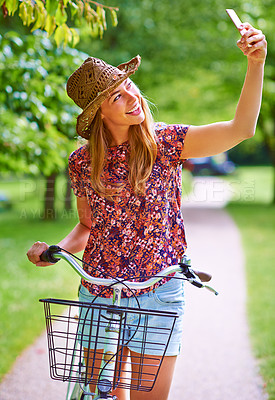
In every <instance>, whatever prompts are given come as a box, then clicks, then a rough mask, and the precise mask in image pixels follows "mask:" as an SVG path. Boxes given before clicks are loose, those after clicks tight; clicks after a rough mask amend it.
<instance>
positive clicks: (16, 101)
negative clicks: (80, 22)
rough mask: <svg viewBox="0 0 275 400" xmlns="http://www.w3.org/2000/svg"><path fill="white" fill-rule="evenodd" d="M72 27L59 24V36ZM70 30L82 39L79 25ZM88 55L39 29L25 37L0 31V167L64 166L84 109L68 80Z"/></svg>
mask: <svg viewBox="0 0 275 400" xmlns="http://www.w3.org/2000/svg"><path fill="white" fill-rule="evenodd" d="M49 17H50V16H49ZM50 18H51V17H50ZM68 29H69V28H68V27H66V25H64V24H62V25H60V26H59V27H57V29H56V31H55V35H56V32H57V35H60V36H59V37H57V38H56V40H57V41H60V42H61V41H62V40H65V39H66V34H68V33H66V32H67V30H68ZM70 34H71V35H72V36H74V35H76V36H75V37H72V40H76V39H77V34H76V32H75V31H74V30H70ZM58 43H59V42H58ZM86 57H87V54H84V53H80V52H78V51H77V50H75V49H71V48H69V47H67V48H65V49H62V48H56V46H54V45H53V43H52V41H51V40H50V39H48V38H47V34H46V32H44V33H42V32H41V31H39V30H38V31H36V32H35V33H34V34H33V35H27V36H23V37H22V36H19V34H17V33H15V32H8V33H6V34H5V35H4V36H1V35H0V114H1V135H0V170H1V171H9V172H16V173H18V172H21V173H22V172H23V173H28V174H41V173H43V174H44V175H50V174H51V173H53V172H56V171H62V170H63V169H65V167H66V164H67V154H68V153H69V152H70V151H72V147H73V146H74V141H73V140H72V139H73V138H74V137H75V135H76V133H75V117H76V115H77V113H78V112H79V109H78V107H76V106H75V105H74V104H73V102H72V101H71V100H70V99H69V98H68V96H67V94H66V91H65V83H66V79H67V77H68V76H69V75H70V74H71V73H72V71H73V70H74V69H76V68H77V67H78V66H79V65H80V64H81V63H82V62H83V60H84V59H85V58H86Z"/></svg>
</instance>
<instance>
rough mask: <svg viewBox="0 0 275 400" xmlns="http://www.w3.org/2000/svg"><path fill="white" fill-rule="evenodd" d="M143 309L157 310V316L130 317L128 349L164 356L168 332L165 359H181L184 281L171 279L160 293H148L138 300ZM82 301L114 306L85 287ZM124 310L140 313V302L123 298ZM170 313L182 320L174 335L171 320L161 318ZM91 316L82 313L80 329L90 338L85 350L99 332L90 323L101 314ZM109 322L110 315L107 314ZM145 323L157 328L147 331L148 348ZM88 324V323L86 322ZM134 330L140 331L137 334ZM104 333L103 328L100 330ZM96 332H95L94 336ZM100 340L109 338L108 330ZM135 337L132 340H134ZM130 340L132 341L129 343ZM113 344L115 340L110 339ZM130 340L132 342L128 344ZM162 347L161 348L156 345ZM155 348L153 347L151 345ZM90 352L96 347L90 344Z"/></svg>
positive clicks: (176, 324) (177, 275) (154, 291)
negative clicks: (163, 344)
mask: <svg viewBox="0 0 275 400" xmlns="http://www.w3.org/2000/svg"><path fill="white" fill-rule="evenodd" d="M179 276H181V275H180V274H176V275H175V277H177V278H178V277H179ZM137 298H138V301H139V304H140V309H141V310H153V311H154V315H150V313H148V315H147V314H146V315H142V317H141V316H140V315H138V314H137V315H135V313H134V312H133V313H130V317H129V318H130V320H131V322H130V324H129V329H128V332H126V333H125V334H124V336H123V340H124V343H126V347H128V348H129V349H130V350H132V351H134V352H136V353H142V352H144V354H152V355H160V348H161V346H162V342H163V343H164V340H166V336H167V335H166V332H165V330H166V328H167V332H168V331H169V329H170V331H169V332H170V333H169V344H168V347H167V349H166V352H165V355H166V356H177V355H179V353H180V349H181V339H182V331H183V314H184V285H183V280H180V279H173V278H172V279H170V280H169V281H168V282H167V283H165V284H163V285H161V286H159V287H158V288H157V289H154V290H152V291H150V292H148V293H145V294H142V295H139V296H137ZM79 301H80V302H84V303H93V302H94V304H103V305H111V304H112V299H111V298H103V297H97V298H96V299H95V296H93V295H91V294H90V292H89V291H88V290H87V289H86V288H85V287H83V286H82V285H81V287H80V291H79ZM120 305H121V307H127V308H130V310H133V309H137V302H136V299H135V297H129V298H122V299H121V303H120ZM163 311H164V312H167V314H169V313H171V312H172V313H177V315H178V317H177V318H176V319H174V322H173V330H172V333H171V326H169V324H170V323H172V322H171V321H172V319H171V318H167V317H165V316H163V315H162V314H161V312H163ZM89 312H90V313H91V312H93V317H91V315H90V316H89V315H88V311H87V308H86V311H85V310H82V311H81V312H80V319H79V320H80V327H79V329H78V331H79V332H82V334H83V332H84V335H83V336H84V337H85V338H86V339H85V340H84V342H83V343H82V345H83V347H88V343H87V338H88V337H89V336H91V335H95V332H94V330H96V329H99V328H97V327H95V326H94V327H93V326H92V327H91V326H90V325H94V323H92V324H91V323H89V320H91V318H92V319H94V318H95V319H97V318H98V316H96V317H95V316H94V314H95V313H96V312H97V310H93V311H89ZM105 316H106V318H108V317H107V314H106V313H105ZM104 318H105V317H104V316H103V319H104ZM144 319H148V326H149V327H153V328H149V329H148V330H147V331H146V343H147V347H146V348H144V347H142V346H143V344H142V343H143V342H144V329H142V326H143V322H144ZM85 321H87V322H85ZM133 327H137V329H136V330H135V332H134V334H133ZM100 329H101V328H100ZM92 330H93V332H92ZM98 334H99V337H101V338H102V337H104V336H105V329H104V332H103V329H102V331H101V332H99V333H98ZM131 335H132V336H131ZM129 338H132V339H131V340H129ZM109 340H112V339H109ZM127 340H128V341H127ZM154 343H155V344H159V348H158V345H154ZM150 344H151V345H150ZM89 346H90V348H91V347H92V346H91V345H90V344H89ZM97 346H99V348H100V347H101V348H103V347H104V346H103V345H102V346H100V345H98V344H97Z"/></svg>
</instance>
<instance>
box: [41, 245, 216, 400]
mask: <svg viewBox="0 0 275 400" xmlns="http://www.w3.org/2000/svg"><path fill="white" fill-rule="evenodd" d="M60 259H64V260H66V261H67V262H68V264H69V265H70V266H71V267H72V268H73V269H74V270H75V271H76V272H77V273H78V274H79V275H80V276H81V277H82V278H83V279H85V280H87V281H89V282H91V283H93V284H97V285H103V286H109V287H112V288H113V302H112V305H104V304H98V303H96V302H93V303H86V302H80V301H71V300H60V299H51V298H48V299H40V301H41V302H43V303H44V311H45V319H46V328H47V339H48V351H49V364H50V376H51V378H52V379H56V380H62V381H67V382H68V389H67V395H66V400H84V399H85V400H88V399H93V400H103V399H113V400H115V399H117V397H116V396H112V395H111V394H110V392H111V391H112V390H114V389H115V388H124V389H131V390H142V391H150V390H152V388H153V386H154V384H155V381H156V378H157V376H158V373H159V370H160V367H161V364H162V361H163V358H164V356H165V353H166V349H167V346H168V344H169V340H170V337H171V334H172V331H173V327H174V324H175V321H176V318H177V317H178V315H177V313H175V312H167V311H154V310H147V309H141V308H140V305H139V302H138V299H137V298H136V299H137V304H138V308H131V307H122V306H121V305H120V299H121V292H122V288H123V287H127V288H128V290H131V291H133V290H136V289H146V288H148V287H150V286H153V285H154V284H155V283H157V282H158V281H159V280H160V279H162V278H163V277H166V276H168V275H170V274H173V273H175V272H180V273H181V274H182V275H183V276H182V278H180V279H183V280H186V281H188V282H189V283H191V284H192V285H194V286H196V287H198V288H206V289H208V290H210V291H211V292H213V293H214V294H215V295H217V294H218V293H217V292H216V291H215V290H214V289H213V288H212V287H210V286H208V285H206V284H204V283H203V281H204V282H205V281H209V280H210V279H211V276H210V275H208V274H207V273H202V272H196V273H195V271H194V270H193V269H192V268H191V267H190V265H189V264H188V263H187V261H186V259H183V260H182V261H181V262H180V263H179V264H178V265H174V266H170V267H167V268H165V269H164V270H162V271H161V272H160V273H158V274H156V275H155V276H153V277H150V278H149V279H148V280H146V281H145V282H136V281H135V282H132V281H124V280H121V279H117V278H114V279H109V278H99V277H92V276H90V275H88V274H87V273H86V272H85V271H84V270H83V269H82V267H81V266H80V265H79V264H78V262H77V261H76V259H77V257H76V256H74V255H72V254H70V253H69V252H67V251H65V250H64V249H61V248H59V247H58V246H50V247H49V248H48V250H46V251H45V252H44V253H43V254H42V255H41V260H43V261H47V262H51V263H56V262H57V261H59V260H60ZM78 260H79V259H78ZM80 261H81V260H80ZM95 300H96V298H95ZM64 306H66V309H67V311H66V313H64V311H63V309H64ZM76 314H77V315H76ZM149 315H150V316H152V315H153V316H161V317H162V318H163V321H164V323H163V328H161V330H160V329H159V328H158V329H157V333H158V335H159V334H161V341H160V340H159V342H155V341H154V335H155V334H156V327H155V326H154V324H153V323H150V322H149V320H148V317H149ZM129 331H131V332H132V333H131V334H130V336H129V335H128V337H127V332H129ZM137 331H139V333H142V339H137V338H136V332H137ZM129 343H131V346H132V347H133V346H134V347H135V346H139V347H138V348H139V349H140V348H141V351H140V350H139V351H138V353H139V356H138V359H136V360H135V359H134V360H130V361H129V360H128V363H126V364H125V360H124V359H123V349H124V348H126V347H127V345H129ZM102 349H103V351H102ZM152 350H153V351H152ZM84 353H85V354H84ZM154 353H157V354H158V356H154V355H152V354H154ZM137 365H138V368H137ZM148 365H150V366H151V365H154V373H153V374H152V373H150V374H148V372H146V366H148ZM130 370H132V373H131V371H130ZM122 377H123V378H122ZM91 387H94V388H95V389H94V391H92V392H91Z"/></svg>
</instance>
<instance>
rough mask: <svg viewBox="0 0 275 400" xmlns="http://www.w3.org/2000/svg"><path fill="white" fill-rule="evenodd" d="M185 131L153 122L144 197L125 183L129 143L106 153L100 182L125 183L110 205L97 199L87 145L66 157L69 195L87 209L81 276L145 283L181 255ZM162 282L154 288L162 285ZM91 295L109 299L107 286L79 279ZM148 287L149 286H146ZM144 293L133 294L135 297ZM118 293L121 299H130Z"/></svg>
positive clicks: (144, 291)
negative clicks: (153, 146) (153, 151)
mask: <svg viewBox="0 0 275 400" xmlns="http://www.w3.org/2000/svg"><path fill="white" fill-rule="evenodd" d="M187 131H188V127H187V126H185V125H166V124H164V123H156V124H155V134H156V140H157V144H158V153H157V158H156V161H155V163H154V165H153V169H152V173H151V175H150V177H149V179H148V180H147V182H146V194H145V196H141V195H136V194H135V193H134V192H133V190H132V188H131V186H130V184H129V181H128V173H129V167H128V162H127V161H128V158H129V154H130V145H129V143H128V142H125V143H123V144H121V145H119V146H115V147H110V148H109V149H108V155H107V162H106V165H105V167H104V173H103V176H104V179H105V180H106V182H110V183H117V182H123V183H124V184H125V187H124V189H123V190H122V192H121V194H120V195H119V197H118V198H117V197H116V200H115V201H110V200H107V199H105V198H103V197H101V196H99V195H98V194H97V193H96V192H95V191H94V190H93V188H92V186H91V181H90V155H89V150H88V147H87V146H83V147H80V148H79V149H77V150H75V151H74V152H73V153H72V154H71V155H70V157H69V170H70V177H71V183H72V188H73V191H74V194H75V195H76V196H79V197H83V196H85V197H86V198H87V201H88V203H89V205H90V207H91V223H92V225H91V232H90V235H89V239H88V242H87V245H86V248H85V251H84V255H83V261H85V262H87V263H89V264H90V266H87V264H84V266H83V267H84V269H85V270H86V272H88V273H89V274H91V275H93V276H98V277H99V276H100V277H103V276H104V277H108V278H111V277H118V278H122V279H126V280H139V281H140V280H141V281H142V280H146V279H148V276H151V275H155V274H156V273H158V272H160V271H161V270H162V269H163V268H165V267H166V266H169V265H173V264H176V263H177V262H178V260H179V258H180V257H182V255H183V254H184V253H185V250H186V240H185V232H184V224H183V219H182V215H181V210H180V206H181V159H180V156H181V152H182V149H183V145H184V138H185V135H186V133H187ZM167 280H169V278H163V279H162V280H161V281H160V282H159V283H158V284H156V285H155V286H159V285H160V284H163V283H165V282H166V281H167ZM82 284H83V286H84V287H86V288H87V289H88V290H89V291H90V293H91V294H93V295H97V294H100V296H102V297H112V295H113V290H112V288H105V290H103V291H102V289H103V287H101V286H96V285H92V284H91V283H89V282H87V281H84V280H83V281H82ZM151 289H152V288H151ZM151 289H150V288H149V289H145V290H142V291H135V294H141V293H146V292H148V291H149V290H151ZM132 295H133V293H132V291H128V290H127V289H125V290H123V297H127V296H132Z"/></svg>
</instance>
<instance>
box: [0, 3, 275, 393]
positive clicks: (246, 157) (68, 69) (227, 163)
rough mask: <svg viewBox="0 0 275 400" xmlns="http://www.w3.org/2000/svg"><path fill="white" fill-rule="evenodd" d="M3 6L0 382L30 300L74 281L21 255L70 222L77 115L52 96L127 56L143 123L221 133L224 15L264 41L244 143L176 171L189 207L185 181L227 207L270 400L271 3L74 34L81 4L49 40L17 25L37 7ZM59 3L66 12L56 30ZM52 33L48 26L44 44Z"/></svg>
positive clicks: (131, 18)
mask: <svg viewBox="0 0 275 400" xmlns="http://www.w3.org/2000/svg"><path fill="white" fill-rule="evenodd" d="M9 3H13V4H15V3H19V4H20V6H21V4H22V3H24V2H16V1H15V2H9V1H6V2H4V1H0V5H1V7H2V12H1V11H0V115H1V125H0V178H1V182H0V219H1V232H0V247H1V256H2V266H1V269H0V278H1V279H0V378H1V376H2V377H3V376H4V374H5V373H7V372H8V371H9V369H10V368H11V366H12V364H13V362H14V360H15V358H16V357H17V355H18V354H20V352H21V351H22V350H23V349H24V348H25V347H26V346H28V345H29V344H31V343H32V342H33V340H34V338H35V337H36V336H37V335H38V334H39V333H40V332H41V331H42V330H43V327H44V321H43V315H42V312H41V309H40V307H41V306H40V304H38V302H37V299H38V298H40V297H47V296H49V293H50V295H51V296H53V297H54V296H57V297H58V296H59V297H67V296H68V297H71V296H75V295H76V290H77V282H75V279H73V273H71V272H68V270H67V269H65V268H64V269H63V267H62V266H61V267H60V268H59V269H58V270H57V269H54V268H48V269H47V272H46V271H37V270H36V269H34V268H32V267H31V266H30V264H29V263H28V261H27V260H26V256H25V254H26V251H27V250H28V248H29V247H30V246H31V245H32V244H33V242H34V241H37V240H41V241H46V242H48V243H49V244H53V243H55V242H58V241H59V240H60V238H62V237H63V236H64V235H65V234H67V233H68V232H69V231H70V229H71V228H72V227H73V226H74V224H75V223H76V221H77V215H76V210H75V205H74V200H73V199H72V193H71V190H70V187H69V183H68V177H67V158H68V155H69V154H70V152H72V151H73V150H74V149H75V148H76V147H78V146H79V145H80V144H81V141H79V140H78V139H77V138H76V134H75V120H76V116H77V115H78V113H79V109H78V108H77V107H75V106H74V105H73V104H72V102H71V101H70V100H69V99H68V98H67V96H66V92H65V84H66V80H67V78H68V76H69V75H70V74H71V73H72V72H73V71H74V70H75V69H76V68H77V67H78V66H79V65H80V64H81V63H82V62H83V60H84V59H85V58H86V57H87V55H89V56H94V57H98V58H103V59H104V60H105V61H107V62H108V63H110V64H113V65H118V64H120V63H122V62H125V61H128V60H129V59H131V58H132V57H134V56H136V55H137V54H140V55H141V57H142V64H141V67H140V68H139V70H138V71H137V72H136V74H135V75H134V76H133V80H134V81H135V82H136V83H137V84H138V86H139V87H140V89H141V91H142V92H143V93H144V94H145V95H146V97H147V98H148V100H149V101H150V102H151V106H152V111H153V113H154V117H155V120H157V121H164V122H166V123H184V124H195V125H196V124H198V125H199V124H205V123H211V122H216V121H220V120H228V119H232V117H233V115H234V110H235V107H236V104H237V101H238V97H239V94H240V89H241V86H242V83H243V81H244V75H245V71H246V59H245V57H244V56H243V55H242V53H241V52H240V50H239V49H238V48H237V46H236V41H237V40H238V39H239V34H238V31H237V30H236V29H235V27H234V25H233V24H232V22H231V21H230V19H229V18H228V16H227V14H226V12H225V9H226V8H229V7H230V8H234V9H235V11H236V12H237V14H238V15H239V17H240V18H241V20H242V21H248V22H250V23H252V24H253V25H254V26H256V27H257V28H259V29H261V30H262V31H263V32H264V33H265V34H266V37H267V41H268V58H267V63H266V75H265V83H264V95H263V104H262V110H261V115H260V118H259V123H258V128H257V133H256V136H255V138H253V140H249V141H246V142H244V143H242V144H240V145H239V146H237V147H236V148H235V149H232V150H230V151H229V152H228V153H227V154H223V155H219V156H218V157H216V158H213V159H207V160H189V162H188V163H187V164H186V165H184V171H183V191H184V196H188V195H189V194H190V192H191V191H192V187H193V182H194V179H196V177H197V176H198V175H203V176H211V175H219V176H222V179H223V180H225V181H226V182H227V185H228V187H229V188H230V201H229V202H228V203H227V206H226V207H227V211H228V212H229V213H230V214H231V215H232V217H233V218H234V220H235V221H236V223H237V225H238V226H239V229H240V231H241V234H242V238H243V245H244V248H245V253H246V257H247V271H248V314H249V321H250V327H251V336H252V342H253V346H254V349H255V354H256V355H257V357H258V359H259V362H260V364H261V367H262V373H263V374H264V376H265V380H266V382H267V387H268V390H269V393H270V396H275V383H274V376H275V339H274V338H275V335H274V327H275V315H274V306H275V296H274V293H273V292H274V289H273V288H274V284H275V273H274V269H273V264H274V256H275V254H274V226H275V211H274V210H275V207H274V204H275V179H274V168H275V44H274V33H275V30H274V20H275V4H274V1H272V0H250V1H240V0H235V1H234V0H233V1H231V2H230V4H228V3H226V2H224V1H223V0H221V1H220V0H219V1H217V0H193V1H192V2H183V1H176V0H162V1H159V0H139V1H136V0H105V1H104V3H103V4H104V5H106V6H107V7H118V8H119V11H115V10H114V9H113V11H111V10H110V9H108V8H106V15H104V16H102V15H101V17H98V18H99V19H100V18H101V22H100V21H99V20H98V23H93V20H92V15H93V13H92V12H91V11H90V10H89V9H88V8H85V9H83V10H82V16H81V15H79V18H78V20H77V21H76V22H74V21H73V16H74V12H79V7H80V6H81V4H82V2H81V1H80V0H75V1H63V2H62V1H46V3H45V4H46V5H47V7H48V12H49V13H50V14H51V15H52V16H54V15H55V18H56V20H57V21H59V22H58V23H57V26H58V28H60V29H59V30H58V31H57V30H56V31H55V33H54V34H52V35H51V36H48V35H47V33H46V32H45V31H42V30H40V29H36V26H35V25H34V24H32V23H29V22H30V21H31V18H32V16H31V15H30V12H29V9H30V4H31V3H32V4H34V3H37V4H38V7H42V3H43V4H44V2H42V1H40V2H39V1H37V2H34V1H31V0H30V1H26V2H25V3H26V8H23V7H21V8H20V10H14V13H13V12H12V13H9V12H7V10H8V8H9V7H8V6H9ZM67 3H68V4H69V5H70V7H71V9H70V10H71V11H68V13H67V14H66V18H65V14H64V7H65V5H66V4H67ZM84 3H85V2H83V4H84ZM28 4H29V5H28ZM54 4H55V5H54ZM90 5H91V6H93V4H92V2H91V4H90ZM57 6H58V8H56V7H57ZM28 7H29V8H28ZM50 7H53V9H52V10H50ZM62 7H63V8H62ZM83 7H84V5H83ZM74 9H75V10H76V11H73V10H74ZM77 10H78V11H77ZM8 11H9V10H8ZM19 12H20V17H19V15H18V13H19ZM37 12H38V11H37ZM95 12H96V13H98V15H99V13H100V10H98V9H96V8H95ZM24 13H25V15H24ZM9 14H13V15H9ZM28 18H29V21H28ZM33 18H34V17H33ZM116 18H117V19H118V24H117V21H116ZM22 20H23V21H25V25H24V24H23V22H22ZM27 21H28V22H27ZM91 21H92V22H91ZM65 22H66V23H67V25H68V27H70V28H72V27H74V29H75V31H73V30H72V31H71V35H75V46H74V47H72V46H71V43H67V44H66V41H67V42H68V38H67V37H66V34H65V33H64V32H65V31H66V29H67V28H66V27H65V25H64V23H65ZM104 24H106V25H107V26H104ZM28 25H29V26H28ZM37 26H39V25H37ZM102 26H103V28H102ZM61 28H62V29H63V28H64V29H63V30H62V29H61ZM105 28H107V29H105ZM51 29H52V31H53V30H54V27H51V26H50V22H49V21H48V26H47V29H46V30H48V32H49V31H51ZM66 32H67V31H66ZM50 33H51V32H50ZM100 36H101V38H100ZM78 38H79V39H80V40H78ZM76 42H77V43H76ZM57 44H59V46H57ZM263 270H264V271H265V274H262V271H263ZM72 282H75V284H72ZM3 360H4V361H3ZM270 398H274V399H275V397H270Z"/></svg>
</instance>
